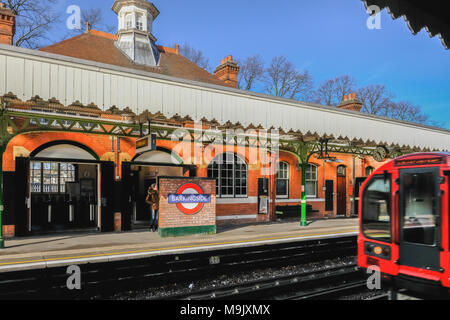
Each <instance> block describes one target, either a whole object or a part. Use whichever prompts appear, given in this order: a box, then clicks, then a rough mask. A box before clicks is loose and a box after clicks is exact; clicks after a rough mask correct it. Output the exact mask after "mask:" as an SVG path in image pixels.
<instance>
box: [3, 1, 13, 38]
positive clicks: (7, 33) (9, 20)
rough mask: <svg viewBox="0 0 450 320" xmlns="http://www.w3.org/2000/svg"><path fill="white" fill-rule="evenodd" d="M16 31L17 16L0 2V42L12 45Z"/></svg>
mask: <svg viewBox="0 0 450 320" xmlns="http://www.w3.org/2000/svg"><path fill="white" fill-rule="evenodd" d="M15 33H16V16H15V15H14V13H12V11H11V10H9V9H8V8H6V6H5V4H4V3H3V2H0V43H3V44H9V45H12V44H13V38H14V34H15Z"/></svg>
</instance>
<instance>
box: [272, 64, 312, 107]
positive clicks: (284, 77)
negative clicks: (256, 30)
mask: <svg viewBox="0 0 450 320" xmlns="http://www.w3.org/2000/svg"><path fill="white" fill-rule="evenodd" d="M265 82H266V91H267V92H268V93H269V94H271V95H273V96H277V97H284V98H289V99H295V100H305V101H306V100H309V99H310V93H311V91H312V88H313V80H312V77H311V75H310V74H309V72H308V71H304V72H303V73H302V72H299V71H298V70H297V69H296V68H295V66H294V65H293V64H292V63H291V62H289V61H288V60H287V59H286V57H283V56H279V57H275V58H273V59H272V61H271V63H270V65H269V67H268V68H267V69H266V75H265Z"/></svg>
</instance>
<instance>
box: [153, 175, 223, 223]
mask: <svg viewBox="0 0 450 320" xmlns="http://www.w3.org/2000/svg"><path fill="white" fill-rule="evenodd" d="M186 183H194V184H196V185H198V186H199V187H200V188H201V189H202V190H203V192H204V194H210V195H211V203H205V204H204V205H203V208H202V209H201V211H200V212H199V213H197V214H194V215H187V214H184V213H183V212H181V211H180V210H179V209H178V207H177V206H176V205H175V204H169V195H170V194H176V192H177V191H178V189H180V188H181V187H182V186H183V185H184V184H186ZM159 188H160V208H159V227H160V228H161V229H165V228H181V227H199V226H215V225H216V181H214V180H204V179H193V178H180V179H161V180H160V181H159Z"/></svg>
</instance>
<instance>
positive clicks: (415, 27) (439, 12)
mask: <svg viewBox="0 0 450 320" xmlns="http://www.w3.org/2000/svg"><path fill="white" fill-rule="evenodd" d="M362 1H363V2H364V4H365V5H366V8H368V7H370V6H373V5H376V6H378V7H380V8H381V9H385V8H386V9H387V10H388V12H389V14H390V15H391V17H392V18H393V19H398V18H400V17H403V18H404V19H405V21H406V23H407V25H408V28H409V29H410V30H411V32H412V33H413V34H418V33H419V32H420V31H421V30H422V29H425V30H426V31H427V32H428V34H429V35H430V37H434V36H439V38H440V39H441V41H442V44H443V45H444V47H445V48H446V49H449V47H450V19H449V13H448V1H424V0H362Z"/></svg>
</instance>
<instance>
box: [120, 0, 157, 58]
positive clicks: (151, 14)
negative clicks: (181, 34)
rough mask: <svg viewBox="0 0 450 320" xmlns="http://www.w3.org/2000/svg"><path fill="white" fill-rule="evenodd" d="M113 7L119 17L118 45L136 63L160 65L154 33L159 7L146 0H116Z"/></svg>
mask: <svg viewBox="0 0 450 320" xmlns="http://www.w3.org/2000/svg"><path fill="white" fill-rule="evenodd" d="M112 9H113V11H114V12H115V13H116V14H117V16H118V19H119V28H118V30H119V31H118V36H119V39H118V40H117V42H116V46H117V47H118V48H119V49H120V50H122V52H123V53H124V54H126V55H127V56H128V57H129V58H130V59H131V60H133V62H134V63H136V64H140V65H145V66H151V67H155V66H158V65H159V57H160V54H159V51H158V49H157V47H156V45H155V42H156V38H155V37H154V36H153V34H152V31H153V21H154V20H155V19H156V18H157V17H158V15H159V11H158V9H156V7H155V6H154V5H153V3H151V2H149V1H146V0H116V1H115V2H114V5H113V7H112Z"/></svg>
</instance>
